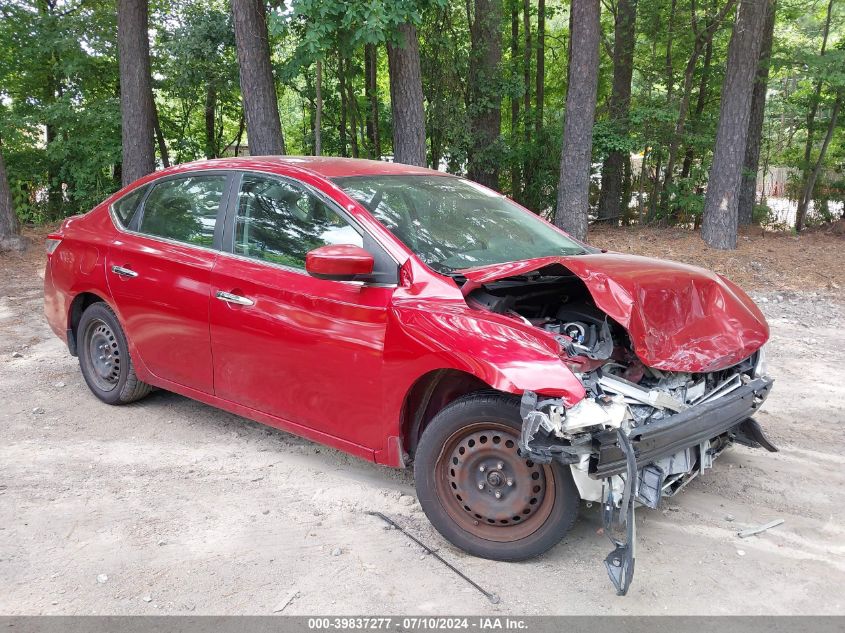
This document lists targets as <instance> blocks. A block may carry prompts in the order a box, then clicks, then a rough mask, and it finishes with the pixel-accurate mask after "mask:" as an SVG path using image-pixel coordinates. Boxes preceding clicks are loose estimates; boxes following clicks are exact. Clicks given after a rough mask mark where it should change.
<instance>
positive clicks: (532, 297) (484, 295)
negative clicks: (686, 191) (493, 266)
mask: <svg viewBox="0 0 845 633" xmlns="http://www.w3.org/2000/svg"><path fill="white" fill-rule="evenodd" d="M519 264H523V266H522V268H521V269H520V267H519ZM508 266H509V270H507V271H498V274H496V272H495V271H492V270H489V269H486V270H485V269H481V270H479V269H476V270H474V271H469V272H468V273H467V279H468V281H467V283H466V284H464V287H463V290H464V292H465V295H466V296H467V300H468V302H469V303H470V305H475V306H476V307H479V308H483V309H487V310H491V311H493V312H499V313H502V314H508V315H511V316H512V317H513V318H515V319H519V320H521V321H522V322H523V323H525V324H530V325H532V326H534V327H537V328H540V329H542V330H545V331H546V332H547V333H549V334H551V335H553V336H555V338H556V340H557V342H558V343H559V345H560V357H561V361H562V362H564V363H565V364H566V365H567V366H568V367H569V368H570V369H571V370H572V372H573V373H574V374H575V376H576V377H578V378H579V379H580V381H581V382H582V384H583V385H584V388H585V390H586V392H587V394H586V396H585V397H584V398H583V399H582V400H581V401H580V402H578V403H577V404H575V405H574V406H571V407H569V408H567V407H566V406H565V405H564V402H563V400H561V399H558V398H553V397H544V396H543V395H539V394H537V393H534V392H531V391H526V392H525V393H524V395H523V397H522V406H521V414H522V418H523V426H522V433H521V438H520V449H521V451H522V453H523V455H524V456H526V457H528V458H530V459H531V460H533V461H535V462H538V463H549V462H551V461H552V460H556V461H558V462H560V463H562V464H566V465H569V466H570V467H571V470H572V475H573V479H574V481H575V484H576V486H577V488H578V491H579V494H580V496H581V498H582V499H584V500H586V501H596V502H601V503H602V514H603V521H604V527H605V533H606V534H607V535H608V536H609V538H610V539H611V541H612V542H613V546H614V549H613V551H611V552H610V554H609V555H608V556H607V558H606V559H605V566H606V568H607V572H608V574H609V576H610V579H611V581H612V582H613V584H614V586H615V587H616V590H617V593H618V594H619V595H624V594H625V593H626V592H627V590H628V588H629V587H630V584H631V580H632V578H633V573H634V558H635V522H634V508H635V506H636V505H638V504H642V505H645V506H648V507H650V508H657V507H658V506H659V504H660V501H661V498H662V497H669V496H672V495H674V494H675V493H677V492H678V491H679V490H681V489H682V488H683V487H684V486H685V485H686V484H687V483H689V482H690V481H691V480H692V479H693V478H695V477H696V476H697V475H699V474H700V473H701V472H703V471H704V470H706V469H708V468H710V467H711V466H712V464H713V460H714V459H715V458H716V457H718V456H719V455H720V454H721V452H722V451H723V450H725V448H727V447H728V446H730V445H731V444H732V443H734V442H738V443H741V444H744V445H746V446H750V447H763V448H765V449H767V450H769V451H776V450H777V449H776V448H775V447H774V446H773V445H772V444H771V443H770V442H769V441H768V440H767V439H766V437H765V436H764V434H763V431H762V430H761V428H760V426H759V424H757V422H756V421H755V420H754V419H753V418H752V417H751V416H752V415H753V413H754V411H755V410H757V409H758V408H759V407H760V405H761V404H762V403H763V401H764V400H765V399H766V397H767V396H768V394H769V391H770V389H771V387H772V380H771V379H770V378H768V377H767V376H766V375H765V373H764V371H765V370H764V349H763V348H762V346H763V344H764V343H765V341H766V339H767V338H768V327H767V326H766V323H765V320H764V319H763V316H762V314H760V312H759V310H758V309H757V308H756V306H754V304H753V302H751V300H750V299H748V297H747V296H746V295H745V294H744V293H743V292H742V291H741V290H739V289H738V288H737V287H736V286H733V285H732V284H731V283H730V282H728V281H727V280H725V279H723V278H721V277H718V276H717V275H714V274H713V273H709V272H707V271H703V270H701V269H698V268H694V267H689V266H683V265H680V264H672V263H669V262H655V261H653V260H638V258H630V257H626V258H624V259H621V258H619V257H618V256H614V255H599V254H596V255H589V256H583V257H566V258H547V259H545V260H537V261H536V262H534V263H533V265H532V263H531V262H523V263H516V264H510V265H508ZM514 268H517V269H516V270H514Z"/></svg>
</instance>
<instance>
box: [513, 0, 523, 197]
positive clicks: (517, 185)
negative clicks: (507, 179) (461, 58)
mask: <svg viewBox="0 0 845 633" xmlns="http://www.w3.org/2000/svg"><path fill="white" fill-rule="evenodd" d="M517 59H519V1H518V0H511V64H512V68H513V77H514V78H516V73H517ZM518 139H519V99H517V98H516V95H513V94H512V95H511V143H512V144H513V147H514V148H515V147H516V146H517V144H518V142H519V141H518ZM511 196H512V197H513V199H514V200H519V199H521V198H522V183H521V181H520V170H519V161H517V160H516V159H515V158H514V160H513V161H512V162H511Z"/></svg>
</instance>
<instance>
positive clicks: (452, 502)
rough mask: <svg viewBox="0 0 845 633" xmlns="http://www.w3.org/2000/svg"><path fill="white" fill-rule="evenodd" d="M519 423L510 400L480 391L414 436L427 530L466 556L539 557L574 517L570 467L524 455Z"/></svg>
mask: <svg viewBox="0 0 845 633" xmlns="http://www.w3.org/2000/svg"><path fill="white" fill-rule="evenodd" d="M521 427H522V420H521V418H520V415H519V401H518V399H517V398H515V397H513V396H508V395H504V394H498V393H481V394H474V395H469V396H465V397H463V398H460V399H458V400H456V401H455V402H453V403H452V404H450V405H449V406H447V407H446V408H445V409H443V410H442V411H441V412H440V413H438V414H437V416H435V418H434V419H433V420H432V421H431V424H429V426H428V427H427V428H426V429H425V432H424V433H423V435H422V438H421V439H420V444H419V447H418V448H417V453H416V456H415V460H414V476H415V479H416V486H417V494H418V496H419V500H420V504H421V505H422V507H423V510H424V511H425V513H426V515H427V516H428V518H429V520H430V521H431V522H432V524H433V525H434V527H435V528H437V530H438V531H439V532H440V533H441V534H442V535H443V536H444V537H445V538H446V539H448V540H449V541H451V542H452V543H453V544H455V545H457V546H458V547H460V548H461V549H463V550H466V551H467V552H469V553H470V554H474V555H476V556H481V557H483V558H492V559H495V560H506V561H515V560H523V559H526V558H532V557H534V556H538V555H539V554H542V553H543V552H545V551H546V550H548V549H549V548H551V547H553V546H554V545H555V544H556V543H557V542H558V541H559V540H560V539H561V538H563V536H564V534H566V532H567V531H568V530H569V529H570V528H571V527H572V525H573V524H574V523H575V520H576V518H577V517H578V504H579V500H580V499H579V497H578V492H577V489H576V488H575V485H574V483H573V481H572V475H571V473H570V471H569V467H568V466H562V465H560V464H557V463H552V464H538V463H535V462H533V461H531V460H530V459H525V458H524V457H523V456H522V455H521V454H520V451H519V447H518V439H519V432H520V429H521Z"/></svg>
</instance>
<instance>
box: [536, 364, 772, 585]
mask: <svg viewBox="0 0 845 633" xmlns="http://www.w3.org/2000/svg"><path fill="white" fill-rule="evenodd" d="M608 365H610V366H609V367H607V368H605V367H602V368H599V369H596V370H593V371H591V372H589V373H587V374H585V375H583V377H582V379H583V381H584V384H585V386H586V387H587V390H588V395H587V397H586V398H584V399H583V400H582V401H581V402H579V403H578V404H577V405H575V406H574V407H572V408H570V409H566V408H565V407H563V406H562V405H561V403H560V401H559V400H557V399H553V398H541V397H538V396H537V394H535V393H533V392H526V393H525V394H524V395H523V398H522V414H523V426H522V434H521V438H520V449H521V450H522V452H523V454H524V455H525V456H527V457H529V458H530V459H532V460H534V461H535V462H538V463H549V462H551V461H552V460H555V461H558V462H560V463H562V464H567V465H570V466H571V469H572V475H573V479H574V480H575V484H576V486H577V488H578V491H579V494H580V495H581V498H582V499H584V500H586V501H598V502H601V503H602V515H603V520H604V528H605V533H606V534H607V535H608V537H610V539H611V540H612V541H613V544H614V549H613V551H612V552H611V553H610V554H609V555H608V557H607V558H606V559H605V565H606V567H607V571H608V574H609V576H610V579H611V581H612V582H613V584H614V586H615V587H616V590H617V593H618V594H619V595H625V593H626V592H627V590H628V587H629V586H630V583H631V579H632V578H633V571H634V556H635V545H634V534H635V524H634V508H635V505H636V504H642V505H644V506H647V507H649V508H657V507H659V505H660V501H661V499H662V498H663V497H670V496H672V495H674V494H676V493H677V492H678V491H679V490H681V489H682V488H683V487H684V486H686V485H687V484H688V483H689V482H690V481H691V480H692V479H694V478H695V477H696V476H697V475H699V474H701V473H702V472H703V471H704V470H706V469H708V468H711V467H712V465H713V460H714V459H715V458H716V457H718V456H719V455H720V454H721V452H722V451H723V450H724V449H725V448H727V447H728V446H730V445H731V444H732V443H733V442H739V443H741V444H745V445H747V446H751V447H758V446H760V447H763V448H766V449H767V450H769V451H776V450H777V449H776V448H775V447H774V446H773V445H772V444H771V443H770V442H769V441H768V440H767V439H766V438H765V436H764V435H763V432H762V429H761V428H760V426H759V424H757V422H756V421H755V420H754V419H753V418H751V417H750V416H751V415H752V414H753V413H754V411H755V410H756V409H757V408H758V407H759V406H760V405H761V404H762V403H763V401H764V400H765V399H766V397H767V396H768V393H769V390H770V389H771V386H772V380H771V379H770V378H768V377H766V376H763V375H759V376H755V375H754V371H753V369H752V368H750V367H744V366H743V365H748V366H750V365H752V362H750V361H749V362H748V363H744V364H741V365H740V366H738V367H736V368H734V370H733V371H731V372H729V374H730V377H729V378H721V376H692V375H689V374H687V375H684V374H676V375H672V376H666V375H665V372H660V374H661V376H660V378H657V377H656V376H655V375H654V374H653V373H651V372H649V373H650V376H649V378H648V379H646V378H645V377H644V379H643V380H642V383H644V384H645V385H646V386H642V384H637V383H633V382H631V381H628V380H626V379H624V378H621V377H620V376H618V375H616V374H614V373H611V372H613V371H614V370H618V368H617V366H616V364H615V363H608ZM721 373H722V372H719V374H721ZM649 383H653V386H652V385H649ZM667 385H677V386H676V388H675V389H671V388H669V387H668V386H667ZM702 385H704V387H707V385H712V387H711V388H710V389H709V390H705V391H703V392H702ZM618 533H621V534H620V535H619V536H616V535H617V534H618Z"/></svg>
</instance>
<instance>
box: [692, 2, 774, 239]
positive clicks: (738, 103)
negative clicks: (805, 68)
mask: <svg viewBox="0 0 845 633" xmlns="http://www.w3.org/2000/svg"><path fill="white" fill-rule="evenodd" d="M771 1H772V0H743V2H741V3H740V5H739V11H738V13H737V18H736V23H735V24H734V28H733V33H732V34H731V41H730V43H729V44H728V64H727V68H726V70H725V81H724V83H723V84H722V103H721V106H720V109H719V125H718V128H717V131H716V145H715V148H714V150H713V165H712V166H711V168H710V178H709V181H708V184H707V193H706V194H705V197H704V219H703V221H702V226H701V237H702V238H703V239H704V241H705V242H707V244H708V245H709V246H712V247H713V248H721V249H734V248H736V233H737V224H738V215H737V205H738V202H739V185H740V182H741V181H742V165H743V162H744V160H745V142H746V139H747V138H748V120H749V117H750V115H751V93H752V92H753V90H754V79H755V76H756V74H757V63H758V61H759V59H760V48H761V45H762V42H763V27H764V26H765V22H766V11H767V5H768V4H769V3H770V2H771Z"/></svg>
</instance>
